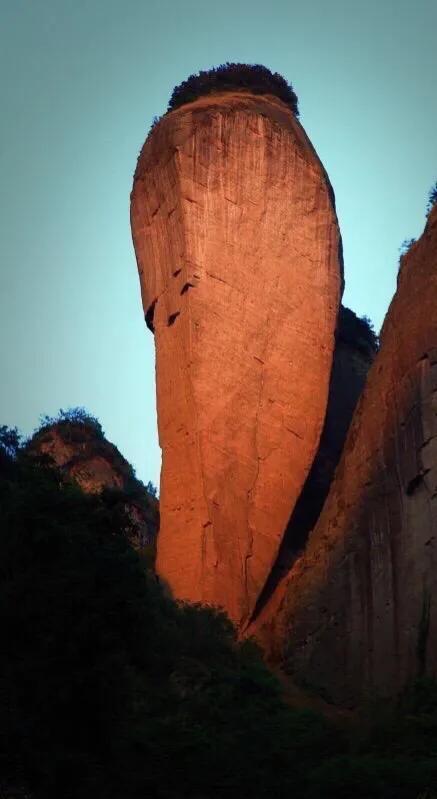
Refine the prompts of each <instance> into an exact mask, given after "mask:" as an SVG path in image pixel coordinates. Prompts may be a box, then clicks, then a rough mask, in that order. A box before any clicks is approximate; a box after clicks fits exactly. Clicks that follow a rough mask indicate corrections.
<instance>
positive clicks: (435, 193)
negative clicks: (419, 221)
mask: <svg viewBox="0 0 437 799" xmlns="http://www.w3.org/2000/svg"><path fill="white" fill-rule="evenodd" d="M436 203H437V181H436V182H435V183H434V186H433V187H432V189H431V190H430V192H429V195H428V204H427V206H426V214H427V216H429V214H430V213H431V211H432V209H433V208H434V206H435V204H436Z"/></svg>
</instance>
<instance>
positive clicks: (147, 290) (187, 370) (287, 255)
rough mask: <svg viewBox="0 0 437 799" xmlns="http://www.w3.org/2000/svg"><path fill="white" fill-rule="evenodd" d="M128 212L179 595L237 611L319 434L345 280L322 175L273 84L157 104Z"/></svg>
mask: <svg viewBox="0 0 437 799" xmlns="http://www.w3.org/2000/svg"><path fill="white" fill-rule="evenodd" d="M131 220H132V231H133V239H134V245H135V250H136V255H137V261H138V268H139V273H140V280H141V290H142V297H143V304H144V310H145V315H146V321H147V323H148V325H149V326H150V327H151V328H153V330H154V333H155V343H156V375H157V405H158V428H159V439H160V444H161V447H162V456H163V461H162V473H161V492H160V512H161V528H160V536H159V541H158V561H157V569H158V572H159V574H160V575H161V577H162V578H163V579H164V580H165V581H166V582H167V583H168V585H169V587H170V589H171V591H172V592H173V594H174V595H175V596H176V597H178V598H182V599H187V600H191V601H203V602H209V603H212V604H214V605H218V606H222V607H224V608H225V609H226V610H227V611H228V613H229V614H230V616H231V617H232V618H233V619H234V620H235V621H236V622H238V623H242V622H243V621H244V620H245V619H247V618H248V616H249V614H250V612H251V611H252V610H253V607H254V605H255V602H256V599H257V597H258V594H259V591H260V589H261V588H262V586H263V585H264V583H265V580H266V578H267V575H268V573H269V570H270V568H271V565H272V563H273V561H274V559H275V557H276V554H277V551H278V546H279V543H280V540H281V536H282V534H283V532H284V529H285V526H286V524H287V521H288V518H289V516H290V513H291V510H292V508H293V506H294V503H295V502H296V499H297V497H298V496H299V494H300V491H301V489H302V485H303V483H304V481H305V478H306V476H307V474H308V471H309V468H310V466H311V462H312V460H313V457H314V453H315V451H316V449H317V445H318V441H319V437H320V432H321V428H322V424H323V419H324V415H325V409H326V401H327V392H328V383H329V375H330V370H331V363H332V351H333V345H334V330H335V324H336V319H337V313H338V307H339V299H340V293H341V287H342V274H341V264H340V261H341V242H340V236H339V231H338V224H337V219H336V215H335V209H334V206H333V195H332V190H331V188H330V185H329V181H328V179H327V177H326V174H325V172H324V170H323V167H322V165H321V164H320V161H319V159H318V158H317V155H316V153H315V151H314V149H313V147H312V146H311V144H310V142H309V140H308V138H307V136H306V135H305V132H304V131H303V129H302V127H301V125H300V124H299V122H298V121H297V120H296V119H295V118H294V116H293V114H292V113H291V111H289V109H288V108H287V107H286V106H285V105H284V104H283V103H282V102H281V101H279V100H277V99H275V98H273V97H259V96H254V95H251V94H235V95H234V94H223V95H215V96H208V97H203V98H200V99H199V100H196V101H195V102H193V103H191V104H189V105H186V106H183V107H182V108H180V109H178V110H177V111H174V112H172V113H170V114H168V115H166V116H165V117H164V118H163V119H162V120H161V121H160V122H159V123H158V125H157V126H156V127H155V128H154V130H153V131H152V133H151V135H150V136H149V138H148V140H147V141H146V144H145V145H144V148H143V150H142V153H141V156H140V159H139V162H138V167H137V171H136V175H135V181H134V188H133V192H132V203H131Z"/></svg>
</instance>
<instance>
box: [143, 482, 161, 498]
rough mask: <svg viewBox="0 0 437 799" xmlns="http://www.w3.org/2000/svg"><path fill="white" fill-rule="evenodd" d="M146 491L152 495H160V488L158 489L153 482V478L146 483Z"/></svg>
mask: <svg viewBox="0 0 437 799" xmlns="http://www.w3.org/2000/svg"><path fill="white" fill-rule="evenodd" d="M146 491H147V493H148V494H150V496H152V497H157V496H158V489H157V487H156V485H155V484H154V483H152V481H151V480H149V482H148V483H147V485H146Z"/></svg>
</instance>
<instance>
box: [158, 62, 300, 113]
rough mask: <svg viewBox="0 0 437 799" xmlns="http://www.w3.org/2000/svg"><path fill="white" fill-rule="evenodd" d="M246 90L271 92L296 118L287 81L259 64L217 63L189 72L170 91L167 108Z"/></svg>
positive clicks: (296, 107) (295, 103)
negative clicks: (188, 75) (214, 95)
mask: <svg viewBox="0 0 437 799" xmlns="http://www.w3.org/2000/svg"><path fill="white" fill-rule="evenodd" d="M235 91H237V92H238V91H250V92H252V93H253V94H273V95H274V96H275V97H278V98H279V99H280V100H282V101H283V102H284V103H285V104H286V105H287V106H288V107H289V108H290V109H291V111H292V112H293V114H294V115H295V116H296V117H298V116H299V110H298V100H297V96H296V94H295V92H294V90H293V87H292V86H291V84H289V83H287V81H286V80H285V79H284V78H283V77H282V76H281V75H279V73H278V72H271V71H270V70H269V69H267V67H264V66H262V65H261V64H233V63H226V64H221V65H220V66H219V67H213V68H212V69H209V70H204V71H201V72H198V73H197V74H196V75H190V77H189V78H187V80H185V81H183V83H181V84H180V85H179V86H176V88H175V89H174V90H173V94H172V96H171V98H170V101H169V104H168V109H167V111H174V110H175V108H179V107H180V106H181V105H185V103H191V102H193V100H197V98H198V97H203V96H204V95H207V94H216V93H218V92H235Z"/></svg>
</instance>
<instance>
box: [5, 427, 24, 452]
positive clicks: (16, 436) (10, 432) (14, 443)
mask: <svg viewBox="0 0 437 799" xmlns="http://www.w3.org/2000/svg"><path fill="white" fill-rule="evenodd" d="M21 440H22V436H21V434H20V433H19V431H18V428H17V427H6V425H4V424H3V425H0V450H1V452H2V454H3V456H4V457H7V456H9V457H11V458H15V457H16V456H17V453H18V450H19V448H20V446H21Z"/></svg>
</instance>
